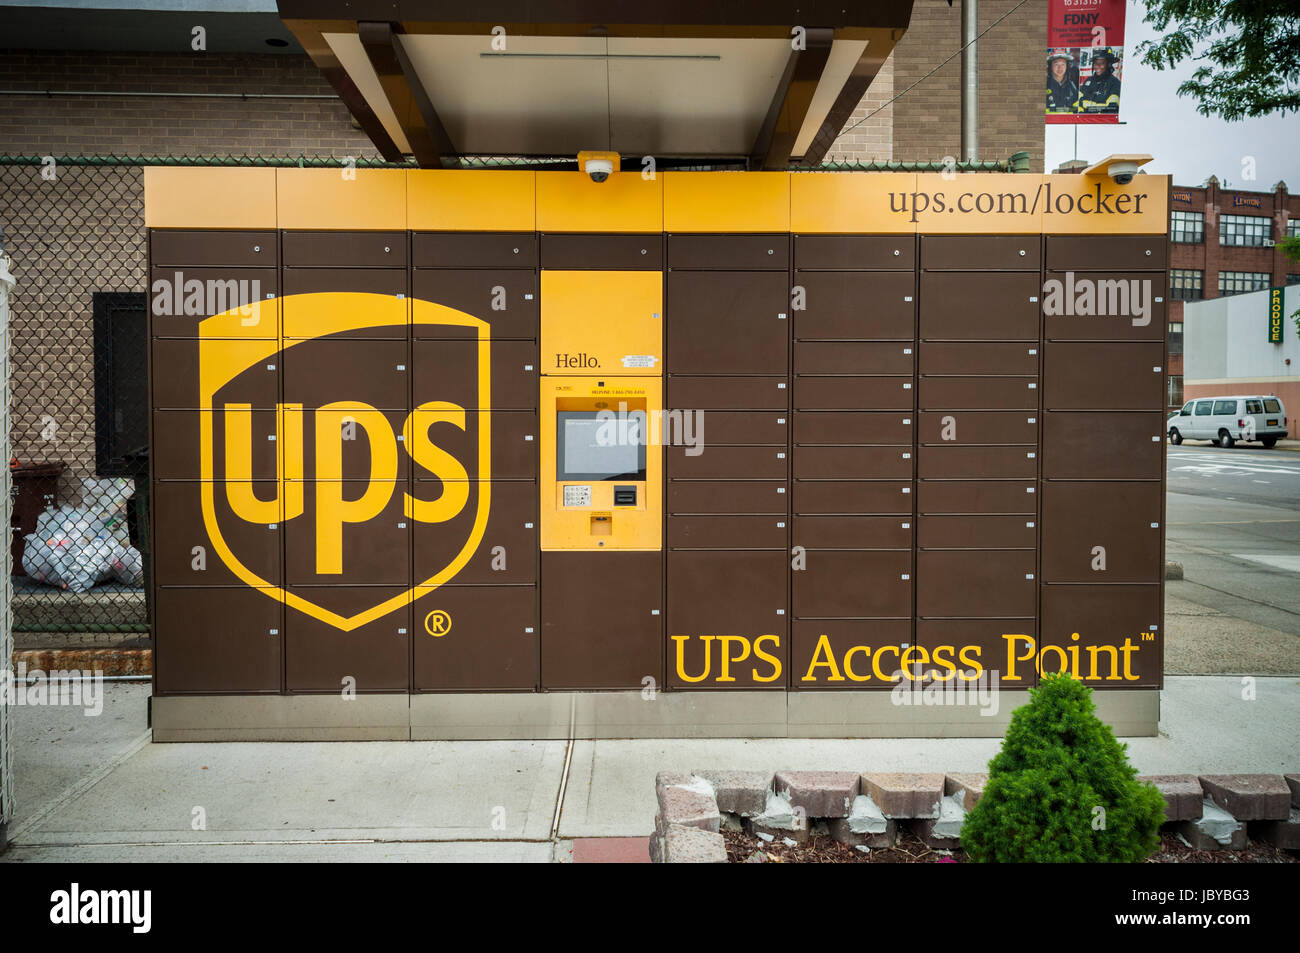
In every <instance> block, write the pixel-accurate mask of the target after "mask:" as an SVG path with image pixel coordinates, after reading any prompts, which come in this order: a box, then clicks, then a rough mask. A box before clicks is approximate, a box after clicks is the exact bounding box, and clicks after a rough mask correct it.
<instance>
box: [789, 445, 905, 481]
mask: <svg viewBox="0 0 1300 953" xmlns="http://www.w3.org/2000/svg"><path fill="white" fill-rule="evenodd" d="M912 463H913V460H912V449H911V445H908V446H906V447H799V448H798V450H797V451H796V452H795V455H794V476H795V479H797V480H906V479H910V478H911V476H912Z"/></svg>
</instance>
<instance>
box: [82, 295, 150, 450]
mask: <svg viewBox="0 0 1300 953" xmlns="http://www.w3.org/2000/svg"><path fill="white" fill-rule="evenodd" d="M146 298H147V296H146V295H145V294H144V293H143V292H129V291H100V292H95V295H94V299H93V308H94V327H95V472H96V473H97V474H98V475H99V476H128V475H130V474H131V473H132V469H131V464H130V463H129V461H128V459H127V456H128V455H129V454H132V453H136V452H139V451H142V450H145V449H147V448H148V445H149V411H148V408H149V395H148V392H147V390H146V387H147V384H146V381H147V375H146V373H145V366H146V355H147V353H148V343H149V337H148V333H147V330H146V329H147V327H148V324H147V319H146V315H147V312H146V307H147V304H146Z"/></svg>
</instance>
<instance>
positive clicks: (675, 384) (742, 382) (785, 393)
mask: <svg viewBox="0 0 1300 953" xmlns="http://www.w3.org/2000/svg"><path fill="white" fill-rule="evenodd" d="M667 387H668V397H667V400H668V403H667V405H666V406H668V407H670V408H673V409H676V410H785V409H786V408H787V407H788V406H789V403H790V388H789V387H787V386H786V379H785V378H784V377H678V376H673V377H669V378H668V382H667Z"/></svg>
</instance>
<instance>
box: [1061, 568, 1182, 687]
mask: <svg viewBox="0 0 1300 953" xmlns="http://www.w3.org/2000/svg"><path fill="white" fill-rule="evenodd" d="M1162 614H1163V613H1162V612H1161V587H1160V586H1158V585H1152V586H1044V587H1043V620H1042V623H1043V624H1042V640H1041V648H1043V649H1047V648H1048V647H1049V646H1055V647H1057V648H1059V649H1060V650H1061V651H1059V652H1058V651H1054V650H1049V651H1047V653H1046V655H1045V657H1044V663H1045V664H1044V665H1043V670H1044V671H1047V672H1056V671H1059V670H1060V669H1061V665H1062V661H1063V660H1064V662H1065V664H1066V666H1067V669H1066V670H1067V671H1069V668H1068V666H1070V664H1071V661H1072V654H1073V653H1074V652H1075V651H1076V650H1077V657H1078V659H1079V664H1078V674H1079V677H1080V678H1081V679H1082V680H1083V681H1084V682H1086V683H1087V684H1090V685H1092V686H1094V687H1096V688H1160V687H1162V686H1163V684H1164V680H1163V677H1162V672H1163V669H1164V665H1163V662H1164V639H1165V635H1164V632H1163V631H1162V629H1161V626H1160V622H1161V616H1162ZM1076 634H1077V635H1078V636H1079V638H1078V639H1075V638H1073V636H1074V635H1076ZM1090 648H1091V651H1090ZM1094 665H1095V677H1094Z"/></svg>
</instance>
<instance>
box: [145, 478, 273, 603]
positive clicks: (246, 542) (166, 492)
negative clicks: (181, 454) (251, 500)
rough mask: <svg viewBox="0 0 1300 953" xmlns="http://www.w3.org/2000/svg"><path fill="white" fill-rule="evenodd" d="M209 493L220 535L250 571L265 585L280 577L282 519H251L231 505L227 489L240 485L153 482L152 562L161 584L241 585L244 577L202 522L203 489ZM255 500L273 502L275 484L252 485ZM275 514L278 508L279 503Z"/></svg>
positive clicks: (234, 488)
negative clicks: (235, 569)
mask: <svg viewBox="0 0 1300 953" xmlns="http://www.w3.org/2000/svg"><path fill="white" fill-rule="evenodd" d="M205 489H206V490H208V491H210V492H211V493H212V504H213V506H212V508H213V514H214V516H215V517H216V523H217V526H218V528H219V529H220V531H221V538H222V540H223V541H224V542H225V544H226V546H227V547H228V548H229V550H230V552H231V553H232V554H233V555H234V556H235V558H236V559H238V560H239V562H240V564H242V565H243V566H244V567H245V568H247V569H248V570H249V571H251V572H253V573H256V574H257V576H258V577H259V578H260V579H262V580H263V581H264V582H266V583H267V584H268V585H276V586H278V585H279V584H280V582H281V579H280V535H281V531H280V520H279V519H278V518H277V519H276V520H275V521H274V522H266V523H251V522H248V521H247V520H245V519H243V518H241V517H240V516H239V515H237V514H236V513H235V512H234V511H233V510H232V509H231V506H230V502H229V497H228V495H227V494H228V493H234V492H238V488H236V487H234V486H228V485H227V484H225V483H207V484H204V483H194V482H174V483H155V484H154V487H153V496H152V497H151V498H150V516H151V517H152V520H151V522H152V523H153V530H154V552H153V554H152V556H153V559H152V560H151V564H152V566H153V571H154V580H155V582H156V583H157V584H158V585H160V586H240V585H244V582H243V580H242V579H240V578H239V577H238V576H236V575H235V573H234V571H233V570H232V569H231V568H230V567H229V566H227V565H226V563H225V561H224V560H223V559H222V558H221V554H220V553H219V552H218V550H217V547H216V546H214V545H213V542H212V538H211V534H210V533H209V532H208V529H207V526H206V524H205V523H204V521H203V492H204V490H205ZM253 493H254V495H255V496H256V497H257V498H259V499H264V500H268V501H270V500H274V499H275V494H276V484H275V483H270V482H267V483H259V484H256V485H255V486H254V487H253ZM275 512H277V513H278V512H280V509H279V507H278V506H277V507H276V509H275Z"/></svg>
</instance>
